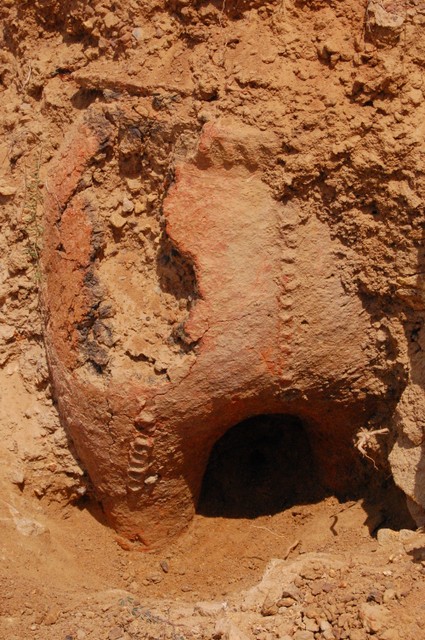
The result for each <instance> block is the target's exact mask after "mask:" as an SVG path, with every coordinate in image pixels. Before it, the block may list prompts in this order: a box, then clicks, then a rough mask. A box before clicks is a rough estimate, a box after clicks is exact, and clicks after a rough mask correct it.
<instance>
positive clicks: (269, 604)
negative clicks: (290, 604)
mask: <svg viewBox="0 0 425 640" xmlns="http://www.w3.org/2000/svg"><path fill="white" fill-rule="evenodd" d="M278 611H279V607H278V604H277V602H276V598H273V597H272V596H271V595H270V594H267V595H266V597H265V599H264V602H263V606H262V607H261V615H263V616H275V615H276V614H277V613H278Z"/></svg>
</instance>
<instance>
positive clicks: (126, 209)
mask: <svg viewBox="0 0 425 640" xmlns="http://www.w3.org/2000/svg"><path fill="white" fill-rule="evenodd" d="M133 210H134V203H133V202H132V201H131V200H129V198H126V197H124V198H123V200H122V212H123V213H124V214H126V215H128V214H130V213H132V212H133Z"/></svg>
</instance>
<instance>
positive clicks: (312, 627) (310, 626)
mask: <svg viewBox="0 0 425 640" xmlns="http://www.w3.org/2000/svg"><path fill="white" fill-rule="evenodd" d="M304 624H305V628H306V630H307V631H312V632H313V633H316V632H317V631H319V625H318V624H316V622H315V621H314V620H311V619H310V618H307V619H306V620H305V621H304Z"/></svg>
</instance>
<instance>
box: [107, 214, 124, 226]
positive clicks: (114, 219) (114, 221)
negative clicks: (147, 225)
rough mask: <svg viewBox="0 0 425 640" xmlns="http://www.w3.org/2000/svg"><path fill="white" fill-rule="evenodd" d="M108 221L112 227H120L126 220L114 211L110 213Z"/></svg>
mask: <svg viewBox="0 0 425 640" xmlns="http://www.w3.org/2000/svg"><path fill="white" fill-rule="evenodd" d="M109 222H110V224H111V227H113V228H114V229H122V228H123V227H124V226H125V225H126V224H127V220H126V219H125V218H123V217H122V216H121V215H120V214H119V213H116V212H115V213H113V214H112V215H111V218H110V220H109Z"/></svg>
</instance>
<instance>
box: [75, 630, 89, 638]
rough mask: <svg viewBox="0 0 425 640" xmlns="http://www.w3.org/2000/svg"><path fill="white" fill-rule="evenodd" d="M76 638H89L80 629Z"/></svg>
mask: <svg viewBox="0 0 425 640" xmlns="http://www.w3.org/2000/svg"><path fill="white" fill-rule="evenodd" d="M75 637H76V640H85V638H86V637H87V634H86V632H85V631H83V630H82V629H78V631H77V633H76V636H75Z"/></svg>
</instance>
